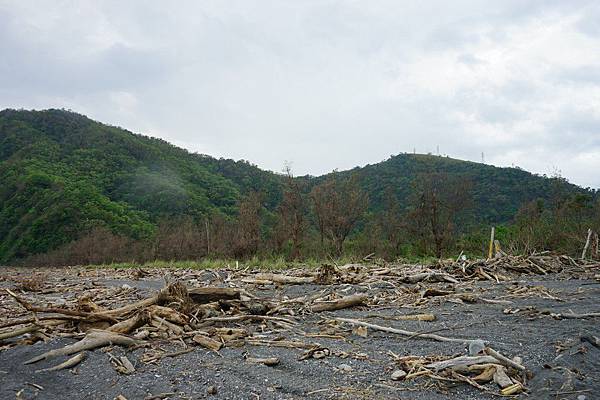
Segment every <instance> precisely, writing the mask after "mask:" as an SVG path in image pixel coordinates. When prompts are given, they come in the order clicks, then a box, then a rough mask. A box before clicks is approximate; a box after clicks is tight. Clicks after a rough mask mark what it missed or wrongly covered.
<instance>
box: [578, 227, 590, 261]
mask: <svg viewBox="0 0 600 400" xmlns="http://www.w3.org/2000/svg"><path fill="white" fill-rule="evenodd" d="M591 238H592V230H591V229H588V234H587V239H586V241H585V246H584V247H583V251H582V252H581V259H582V260H585V253H586V252H587V249H588V247H590V239H591Z"/></svg>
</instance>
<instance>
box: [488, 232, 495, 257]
mask: <svg viewBox="0 0 600 400" xmlns="http://www.w3.org/2000/svg"><path fill="white" fill-rule="evenodd" d="M495 232H496V228H495V227H493V226H492V233H491V234H490V248H489V250H488V259H490V258H492V253H493V251H494V234H495Z"/></svg>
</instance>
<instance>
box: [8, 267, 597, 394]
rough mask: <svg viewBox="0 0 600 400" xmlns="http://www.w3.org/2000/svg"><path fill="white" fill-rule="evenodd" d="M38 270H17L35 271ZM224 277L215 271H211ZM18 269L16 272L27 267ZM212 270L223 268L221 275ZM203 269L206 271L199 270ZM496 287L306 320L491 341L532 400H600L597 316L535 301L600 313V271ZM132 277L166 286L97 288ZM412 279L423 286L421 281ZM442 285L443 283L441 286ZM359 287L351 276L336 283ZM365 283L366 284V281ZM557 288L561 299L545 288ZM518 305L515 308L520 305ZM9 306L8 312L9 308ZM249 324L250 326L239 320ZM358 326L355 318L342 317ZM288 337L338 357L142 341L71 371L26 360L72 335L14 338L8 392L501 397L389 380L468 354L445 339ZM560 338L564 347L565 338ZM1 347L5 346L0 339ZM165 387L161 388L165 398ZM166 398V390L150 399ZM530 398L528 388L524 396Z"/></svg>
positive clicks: (304, 324) (293, 292)
mask: <svg viewBox="0 0 600 400" xmlns="http://www.w3.org/2000/svg"><path fill="white" fill-rule="evenodd" d="M29 273H32V271H31V270H28V271H25V272H21V273H19V274H21V275H22V276H23V275H25V276H26V275H27V274H29ZM204 274H209V275H210V274H216V273H212V272H210V273H208V272H207V273H204ZM17 275H18V274H17ZM14 276H16V275H14V274H13V275H11V277H8V276H5V277H4V279H3V280H2V281H0V285H1V286H3V287H12V285H13V283H14V282H13V278H14ZM213 276H214V275H213ZM201 278H202V277H200V278H199V279H201ZM531 278H533V279H532V280H525V278H523V279H520V280H517V281H512V282H503V283H500V284H494V283H490V282H474V283H472V284H469V288H468V289H469V290H471V291H472V292H473V293H476V294H480V295H482V296H485V297H486V298H489V299H494V298H495V299H498V298H502V299H507V300H510V301H512V302H513V304H510V305H506V304H486V303H482V302H476V303H473V304H467V303H463V304H457V303H454V302H450V301H447V299H445V298H443V297H436V298H432V299H430V300H429V301H428V302H427V304H425V305H422V306H420V307H419V308H418V309H415V308H414V307H410V308H408V307H402V306H401V305H399V306H390V305H386V306H383V307H380V308H378V307H376V306H375V307H369V308H366V307H359V308H353V309H346V310H340V311H336V312H329V313H321V314H314V315H307V316H304V317H303V318H302V319H301V325H300V326H299V327H298V328H299V329H300V330H303V331H305V332H315V330H316V329H317V328H318V326H319V324H320V323H321V322H322V321H323V320H326V319H328V318H331V317H334V316H335V317H347V318H356V319H361V320H364V321H368V322H370V323H373V324H378V325H385V326H392V327H396V328H401V329H406V330H412V331H419V332H421V331H436V333H438V334H441V335H445V336H450V337H463V338H473V339H475V338H481V339H484V340H486V341H489V342H490V343H491V345H492V346H493V347H494V348H495V349H496V350H499V351H501V352H502V353H503V354H506V355H508V356H509V357H513V356H515V355H518V356H520V357H521V358H522V359H523V363H524V364H525V365H526V366H527V368H528V369H529V370H531V371H532V373H533V378H532V379H531V380H530V381H529V382H528V385H527V387H528V397H529V398H531V399H577V400H587V399H600V349H599V348H597V347H595V346H594V345H592V344H590V343H589V342H586V341H585V339H584V340H582V339H581V338H582V337H584V338H585V337H587V336H596V337H600V324H599V323H598V321H599V318H595V319H594V318H592V319H562V320H559V319H555V318H553V317H552V316H551V315H547V314H543V313H540V312H533V311H532V310H537V311H543V310H551V311H552V312H553V313H564V312H568V311H570V310H572V311H574V312H577V313H585V312H598V311H600V305H599V304H598V299H599V298H600V283H599V282H597V281H594V280H584V279H565V278H564V277H562V276H561V277H558V276H553V275H548V276H544V277H543V279H541V278H540V277H539V276H532V277H531ZM122 285H129V286H131V287H134V288H136V289H137V290H138V291H139V297H144V296H146V295H147V294H149V293H151V292H152V291H153V290H156V289H158V288H160V287H162V285H163V281H162V279H159V278H157V277H156V276H153V277H149V278H147V279H142V280H131V279H126V278H123V277H121V276H115V277H110V276H108V277H107V276H106V275H104V276H103V277H101V278H98V279H97V280H96V282H95V287H97V286H100V287H101V286H105V287H113V288H114V287H122ZM525 285H527V286H541V287H544V288H546V289H547V290H546V291H545V292H544V293H546V295H545V294H543V293H538V292H528V293H530V295H527V296H526V297H523V298H522V297H514V296H511V294H510V290H509V289H514V288H515V287H519V286H525ZM413 286H414V285H413ZM441 286H443V284H442V285H441ZM321 289H322V287H320V286H316V285H296V286H288V285H286V286H282V287H267V288H266V290H260V291H259V290H257V291H256V294H257V295H259V296H261V297H268V296H269V295H270V294H272V293H274V292H275V291H277V292H278V293H279V294H282V293H281V292H282V291H283V292H284V294H287V295H289V296H290V297H294V296H297V295H299V294H305V293H312V292H315V293H316V292H318V291H319V290H321ZM336 289H340V290H341V289H345V290H347V292H348V293H352V292H353V291H355V290H357V288H355V287H352V286H350V285H343V287H338V288H335V287H332V290H336ZM363 289H364V288H363ZM548 293H551V294H552V296H553V297H556V298H557V299H552V298H545V297H548V296H547V294H548ZM517 309H519V310H520V311H518V312H516V313H512V312H514V311H515V310H517ZM0 311H2V309H1V308H0ZM415 312H419V313H423V312H427V313H432V314H434V315H436V317H437V320H436V321H434V322H423V321H397V320H393V319H392V318H393V317H394V316H397V315H405V314H411V313H415ZM239 325H241V326H243V325H244V324H243V323H242V324H239ZM344 327H346V328H348V330H350V329H351V327H350V326H344ZM286 338H288V339H291V338H293V339H295V340H302V341H305V342H311V343H319V344H320V345H322V346H324V347H327V348H328V349H330V351H331V353H332V354H331V355H330V356H329V357H325V358H322V359H318V360H317V359H308V360H304V361H299V360H298V358H299V356H300V355H301V354H302V350H296V349H290V348H273V347H261V346H250V345H245V346H242V347H237V348H236V347H225V348H223V349H222V350H221V351H219V353H214V352H210V351H207V350H205V349H203V348H200V347H198V348H194V350H193V351H192V352H189V353H186V354H182V355H179V356H177V357H173V358H163V359H162V360H160V361H159V362H158V364H156V365H153V364H144V363H142V362H141V361H140V357H141V355H142V353H143V351H144V350H143V349H137V350H133V351H129V350H127V349H123V348H120V347H112V348H104V349H101V350H95V351H90V352H88V354H87V359H86V360H85V361H84V362H82V363H81V364H80V365H79V366H77V367H75V368H73V369H71V370H62V371H56V372H36V370H38V369H42V368H47V367H50V366H53V365H56V364H57V363H58V362H62V361H63V360H64V359H65V358H63V359H60V360H49V361H41V362H39V363H36V364H32V365H24V364H23V362H24V361H25V360H27V359H29V358H31V357H33V356H35V355H38V354H40V353H42V352H45V351H47V350H51V349H55V348H59V347H61V346H64V345H65V344H68V343H72V342H74V339H68V338H55V339H51V340H49V341H48V342H37V343H35V344H33V345H30V346H25V345H19V346H5V347H4V348H3V350H2V351H0V399H14V398H17V399H49V400H53V399H57V400H58V399H87V400H92V399H114V398H116V397H117V396H119V395H122V396H124V397H125V398H127V399H129V400H131V399H146V398H169V399H204V398H211V399H212V398H214V399H399V398H401V399H419V400H437V399H440V400H441V399H488V398H489V399H491V398H494V397H497V393H498V388H497V386H496V385H495V384H494V383H493V382H492V383H489V384H487V385H485V386H486V387H487V388H489V389H490V392H493V393H495V394H496V395H492V394H490V393H486V392H484V391H481V390H478V389H475V388H473V387H471V386H468V385H466V384H454V383H444V382H439V381H436V380H433V379H430V378H427V377H420V378H416V379H414V380H411V381H409V382H403V381H393V380H391V373H392V372H393V370H394V368H395V364H394V359H393V357H392V355H391V353H390V352H393V353H394V354H396V355H399V356H405V355H422V356H428V355H429V356H431V355H446V356H451V355H462V354H465V349H464V348H463V347H462V345H460V344H457V343H442V342H434V341H430V340H424V339H420V338H418V337H415V338H411V339H406V338H404V337H401V336H397V335H393V334H389V333H383V332H376V331H373V330H369V331H368V335H367V337H361V336H358V335H353V334H348V336H347V337H346V338H345V340H339V339H325V338H321V337H319V338H308V337H304V336H301V335H299V334H292V333H290V334H289V335H286ZM558 345H561V346H559V347H557V346H558ZM0 348H2V347H0ZM164 349H165V350H168V351H176V350H180V349H181V347H177V345H176V344H173V343H165V344H164ZM108 352H110V353H111V354H112V355H114V356H120V355H127V357H128V358H129V359H130V360H131V361H132V362H133V363H134V365H135V367H136V371H135V372H134V373H133V374H131V375H122V374H119V373H118V372H117V371H115V369H114V368H113V367H112V365H111V363H110V358H109V356H108V354H107V353H108ZM245 356H251V357H278V358H279V359H280V361H281V362H280V364H278V365H276V366H274V367H269V366H265V365H261V364H260V365H256V364H249V363H247V362H246V361H245V360H244V357H245ZM160 395H163V397H160ZM152 396H158V397H152ZM526 396H527V395H520V397H521V398H525V397H526Z"/></svg>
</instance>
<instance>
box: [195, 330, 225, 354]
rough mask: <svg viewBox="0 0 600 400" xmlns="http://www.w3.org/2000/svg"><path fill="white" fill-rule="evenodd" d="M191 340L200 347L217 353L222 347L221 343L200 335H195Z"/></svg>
mask: <svg viewBox="0 0 600 400" xmlns="http://www.w3.org/2000/svg"><path fill="white" fill-rule="evenodd" d="M192 340H193V341H194V342H195V343H197V344H199V345H200V346H202V347H205V348H207V349H209V350H212V351H219V350H221V347H223V343H221V342H218V341H216V340H214V339H211V338H209V337H208V336H204V335H202V334H198V335H195V336H194V337H193V338H192Z"/></svg>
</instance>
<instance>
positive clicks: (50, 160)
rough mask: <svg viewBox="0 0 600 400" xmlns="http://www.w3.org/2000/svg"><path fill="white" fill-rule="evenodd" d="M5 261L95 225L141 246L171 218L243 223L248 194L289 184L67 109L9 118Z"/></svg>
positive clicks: (0, 171) (1, 121)
mask: <svg viewBox="0 0 600 400" xmlns="http://www.w3.org/2000/svg"><path fill="white" fill-rule="evenodd" d="M0 181H1V182H2V185H1V187H0V239H1V240H0V260H5V261H6V260H10V259H14V258H21V257H24V256H27V255H30V254H35V253H43V252H46V251H48V250H51V249H54V248H56V247H57V246H60V245H62V244H64V243H67V242H69V241H71V240H74V239H75V238H77V237H78V236H79V235H80V234H81V233H82V232H85V231H86V230H89V229H90V228H92V227H96V226H105V227H107V228H109V229H110V230H111V231H113V232H115V233H119V234H123V235H126V236H129V237H132V238H147V237H150V236H152V235H153V234H154V231H155V228H156V221H157V220H158V219H159V218H161V217H165V216H176V215H189V216H191V217H192V218H199V217H201V216H202V215H207V214H209V213H212V212H217V213H222V214H224V215H226V216H234V215H235V214H236V212H237V202H238V200H239V199H240V195H241V194H243V193H247V192H249V191H251V190H255V191H261V192H264V193H268V196H267V197H265V199H266V205H267V206H269V207H271V208H273V207H275V204H277V203H278V201H279V197H280V193H281V184H280V178H279V177H278V176H277V175H275V174H272V173H269V172H265V171H262V170H260V169H258V168H257V167H255V166H253V165H251V164H249V163H247V162H243V161H239V162H235V161H232V160H217V159H214V158H211V157H208V156H204V155H199V154H191V153H189V152H187V151H186V150H183V149H180V148H177V147H175V146H173V145H171V144H169V143H167V142H165V141H163V140H160V139H154V138H149V137H145V136H141V135H135V134H132V133H131V132H128V131H125V130H123V129H120V128H116V127H111V126H107V125H103V124H101V123H98V122H95V121H92V120H90V119H88V118H86V117H84V116H82V115H79V114H76V113H72V112H67V111H64V110H48V111H14V110H4V111H2V112H0Z"/></svg>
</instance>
